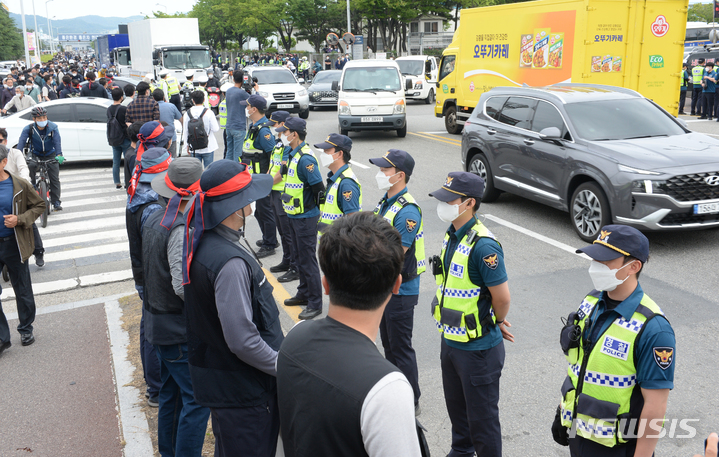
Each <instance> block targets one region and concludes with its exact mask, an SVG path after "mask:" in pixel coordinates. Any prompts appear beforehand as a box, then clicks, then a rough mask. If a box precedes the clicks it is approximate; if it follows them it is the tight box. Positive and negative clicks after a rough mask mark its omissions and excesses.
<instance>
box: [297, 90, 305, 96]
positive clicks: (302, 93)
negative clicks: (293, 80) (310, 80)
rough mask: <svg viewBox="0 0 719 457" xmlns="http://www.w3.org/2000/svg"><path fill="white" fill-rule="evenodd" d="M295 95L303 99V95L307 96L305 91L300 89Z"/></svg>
mask: <svg viewBox="0 0 719 457" xmlns="http://www.w3.org/2000/svg"><path fill="white" fill-rule="evenodd" d="M297 95H299V96H300V97H304V96H305V95H307V89H302V90H301V91H299V92H297Z"/></svg>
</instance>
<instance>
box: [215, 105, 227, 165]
mask: <svg viewBox="0 0 719 457" xmlns="http://www.w3.org/2000/svg"><path fill="white" fill-rule="evenodd" d="M217 109H218V111H219V113H220V129H221V130H222V143H223V144H224V145H225V149H224V152H223V153H222V158H223V159H226V158H227V100H225V99H224V98H223V99H222V101H221V102H220V104H219V106H218V108H217Z"/></svg>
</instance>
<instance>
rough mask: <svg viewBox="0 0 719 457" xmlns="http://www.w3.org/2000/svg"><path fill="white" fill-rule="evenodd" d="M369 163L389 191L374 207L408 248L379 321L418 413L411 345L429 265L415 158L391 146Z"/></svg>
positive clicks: (386, 348)
mask: <svg viewBox="0 0 719 457" xmlns="http://www.w3.org/2000/svg"><path fill="white" fill-rule="evenodd" d="M370 163H372V164H373V165H376V166H378V167H380V169H379V171H378V172H377V176H376V177H375V178H376V179H377V185H378V187H379V189H380V190H383V191H386V193H385V195H384V197H382V200H380V201H379V203H378V204H377V207H376V208H375V210H374V213H375V215H377V216H380V217H383V218H384V219H385V220H386V221H387V222H389V223H390V224H392V226H394V228H396V229H397V231H398V232H399V233H400V235H402V247H403V248H404V251H405V257H404V266H403V267H402V286H401V287H400V289H399V293H397V294H393V295H392V298H390V300H389V303H388V304H387V307H386V308H385V311H384V315H383V316H382V322H380V327H379V330H380V336H381V338H382V347H383V348H384V355H385V357H386V358H387V360H389V361H390V362H392V363H393V364H394V365H395V366H396V367H397V368H399V369H400V370H401V371H402V373H404V375H405V376H406V377H407V380H408V381H409V383H410V384H411V385H412V390H413V391H414V405H415V413H416V414H419V397H420V395H421V392H420V390H419V374H418V370H417V355H416V354H415V351H414V348H413V347H412V329H413V327H414V307H415V306H416V305H417V302H418V300H419V275H420V274H422V273H423V272H424V271H425V270H426V269H427V263H426V261H425V257H424V222H423V220H422V210H421V208H420V207H419V205H418V204H417V202H416V201H415V199H414V197H412V196H411V195H410V194H409V192H408V191H407V182H408V181H409V178H410V176H411V175H412V171H413V170H414V159H413V158H412V156H411V155H409V154H408V153H407V152H406V151H401V150H399V149H390V150H389V151H387V153H386V154H385V155H384V157H380V158H377V159H370Z"/></svg>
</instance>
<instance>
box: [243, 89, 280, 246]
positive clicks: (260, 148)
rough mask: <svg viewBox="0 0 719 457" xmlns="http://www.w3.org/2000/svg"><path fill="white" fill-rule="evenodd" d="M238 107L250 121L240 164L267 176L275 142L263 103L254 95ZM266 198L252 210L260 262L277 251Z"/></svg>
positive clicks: (273, 215)
mask: <svg viewBox="0 0 719 457" xmlns="http://www.w3.org/2000/svg"><path fill="white" fill-rule="evenodd" d="M240 105H243V106H246V108H245V112H246V113H247V117H248V118H249V120H250V121H252V125H250V128H249V129H248V130H247V134H246V135H245V141H244V142H243V143H242V163H244V164H246V165H247V166H248V167H249V168H250V172H251V173H255V174H260V173H268V172H269V171H270V164H271V159H272V151H273V150H274V149H275V145H276V144H277V142H276V141H275V138H274V137H273V135H272V131H270V125H271V122H269V121H268V120H267V118H266V117H265V110H266V109H267V101H266V100H265V98H264V97H262V96H261V95H257V94H254V95H250V97H249V98H248V99H247V100H241V101H240ZM270 198H271V197H270V196H269V195H268V196H267V197H265V198H261V199H259V200H257V205H256V207H255V208H256V209H255V217H256V218H257V222H258V223H259V224H260V230H261V231H262V247H261V248H260V250H259V251H258V252H257V257H259V258H260V259H262V258H264V257H267V256H270V255H272V254H274V253H275V248H276V247H277V225H276V224H275V214H274V212H273V211H272V201H271V200H270Z"/></svg>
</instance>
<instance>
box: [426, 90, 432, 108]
mask: <svg viewBox="0 0 719 457" xmlns="http://www.w3.org/2000/svg"><path fill="white" fill-rule="evenodd" d="M424 102H425V103H426V104H428V105H431V104H432V103H434V89H430V90H429V93H428V94H427V98H425V99H424Z"/></svg>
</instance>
